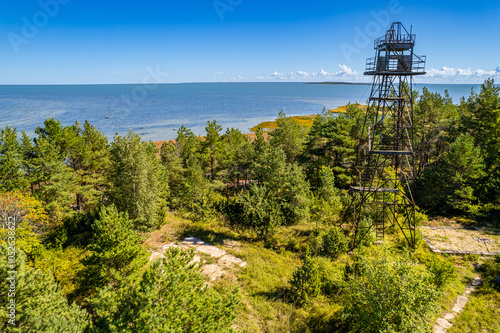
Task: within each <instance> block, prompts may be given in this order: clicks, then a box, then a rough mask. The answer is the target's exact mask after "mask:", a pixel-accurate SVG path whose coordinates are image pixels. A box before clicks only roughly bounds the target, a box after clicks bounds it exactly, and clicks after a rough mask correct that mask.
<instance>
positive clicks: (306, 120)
mask: <svg viewBox="0 0 500 333" xmlns="http://www.w3.org/2000/svg"><path fill="white" fill-rule="evenodd" d="M317 116H318V115H316V114H311V115H308V116H294V117H292V119H293V120H294V121H295V122H296V123H298V124H300V125H302V126H307V127H311V126H312V125H313V122H314V118H316V117H317ZM259 127H260V128H262V129H263V130H264V131H272V130H275V129H277V128H278V122H277V121H276V120H274V121H264V122H262V123H260V124H258V125H256V126H254V127H252V128H251V129H250V131H252V132H256V131H257V129H259Z"/></svg>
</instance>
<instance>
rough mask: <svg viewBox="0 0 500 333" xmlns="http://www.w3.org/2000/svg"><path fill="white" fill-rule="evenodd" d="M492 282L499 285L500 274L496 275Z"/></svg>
mask: <svg viewBox="0 0 500 333" xmlns="http://www.w3.org/2000/svg"><path fill="white" fill-rule="evenodd" d="M493 283H494V284H495V285H496V286H497V287H500V276H499V277H497V278H496V279H495V280H493Z"/></svg>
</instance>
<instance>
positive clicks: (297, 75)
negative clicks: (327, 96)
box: [256, 65, 363, 82]
mask: <svg viewBox="0 0 500 333" xmlns="http://www.w3.org/2000/svg"><path fill="white" fill-rule="evenodd" d="M256 79H258V80H270V81H271V80H286V81H299V82H302V81H317V80H322V81H330V80H345V81H361V80H362V79H363V75H361V74H359V73H358V72H356V71H355V70H353V69H352V68H351V67H348V66H346V65H339V70H338V71H337V72H328V71H326V70H325V69H324V68H322V69H321V70H319V71H318V72H311V73H308V72H306V71H301V70H299V71H296V72H291V73H279V72H277V71H275V72H274V73H271V74H267V75H261V76H258V77H257V78H256Z"/></svg>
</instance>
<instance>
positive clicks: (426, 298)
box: [344, 252, 438, 333]
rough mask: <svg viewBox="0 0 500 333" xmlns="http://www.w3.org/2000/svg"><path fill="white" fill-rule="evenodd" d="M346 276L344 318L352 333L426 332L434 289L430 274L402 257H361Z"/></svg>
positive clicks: (431, 310)
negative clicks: (358, 268) (355, 269)
mask: <svg viewBox="0 0 500 333" xmlns="http://www.w3.org/2000/svg"><path fill="white" fill-rule="evenodd" d="M359 261H360V264H361V265H363V266H364V268H363V269H362V271H364V273H362V274H359V275H357V276H356V275H348V279H349V281H348V283H347V284H346V303H345V304H346V307H345V309H344V319H345V320H346V322H347V324H348V326H349V327H350V329H351V331H352V332H367V333H369V332H408V333H410V332H411V333H416V332H428V331H429V329H430V327H429V326H428V325H429V324H428V323H427V320H428V319H429V317H430V315H431V314H432V313H433V312H434V310H435V301H436V299H437V296H438V291H437V290H436V288H435V286H434V285H433V284H432V283H430V280H432V276H431V274H430V273H428V272H427V271H426V270H423V269H421V268H420V267H418V265H416V264H415V263H413V262H412V261H410V260H409V259H408V258H405V257H391V256H389V255H388V253H387V252H385V253H382V254H375V256H373V257H363V256H361V257H360V259H359Z"/></svg>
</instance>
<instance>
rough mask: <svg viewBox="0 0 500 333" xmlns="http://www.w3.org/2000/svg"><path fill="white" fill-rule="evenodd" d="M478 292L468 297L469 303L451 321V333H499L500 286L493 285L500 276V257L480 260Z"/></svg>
mask: <svg viewBox="0 0 500 333" xmlns="http://www.w3.org/2000/svg"><path fill="white" fill-rule="evenodd" d="M481 264H482V265H481V266H482V268H481V277H482V279H483V283H482V285H481V286H480V287H479V290H478V291H476V292H472V293H471V294H469V295H468V297H469V302H468V303H467V305H466V306H465V308H464V310H463V312H462V313H461V314H460V316H458V318H456V319H455V320H454V321H453V327H452V328H451V329H450V330H449V332H452V333H458V332H460V333H462V332H465V333H472V332H474V333H475V332H495V333H498V332H500V306H499V305H500V286H499V285H498V280H497V285H495V284H494V281H495V279H498V277H499V276H500V256H496V258H484V259H482V260H481Z"/></svg>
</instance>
